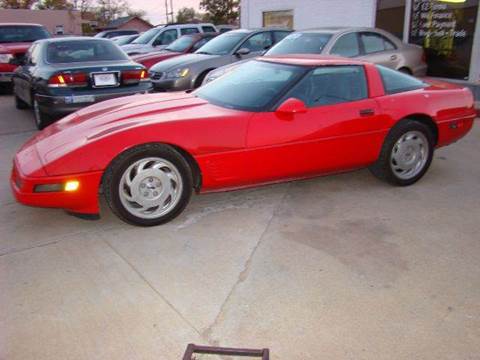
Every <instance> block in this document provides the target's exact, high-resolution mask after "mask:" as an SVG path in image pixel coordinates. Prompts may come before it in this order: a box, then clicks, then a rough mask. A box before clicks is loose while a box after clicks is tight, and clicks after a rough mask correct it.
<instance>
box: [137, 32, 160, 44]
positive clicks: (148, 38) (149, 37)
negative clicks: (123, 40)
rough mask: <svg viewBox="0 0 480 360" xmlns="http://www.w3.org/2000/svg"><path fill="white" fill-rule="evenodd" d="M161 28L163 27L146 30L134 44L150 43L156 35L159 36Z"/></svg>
mask: <svg viewBox="0 0 480 360" xmlns="http://www.w3.org/2000/svg"><path fill="white" fill-rule="evenodd" d="M160 30H161V28H153V29H150V30H148V31H146V32H144V33H143V34H142V35H140V36H139V37H138V38H136V39H135V40H133V41H132V44H148V43H149V42H150V41H151V40H152V39H153V38H154V37H155V36H157V34H158V32H159V31H160Z"/></svg>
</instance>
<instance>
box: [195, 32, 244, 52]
mask: <svg viewBox="0 0 480 360" xmlns="http://www.w3.org/2000/svg"><path fill="white" fill-rule="evenodd" d="M246 35H247V34H246V33H232V32H229V33H226V34H223V35H220V36H217V37H216V38H215V39H212V40H211V41H209V42H208V43H206V44H205V45H204V46H202V47H201V48H200V49H199V50H198V51H197V53H199V54H211V55H227V54H229V53H231V52H232V51H233V49H234V48H235V47H236V46H237V45H238V43H239V42H240V41H241V40H242V39H244V38H245V36H246Z"/></svg>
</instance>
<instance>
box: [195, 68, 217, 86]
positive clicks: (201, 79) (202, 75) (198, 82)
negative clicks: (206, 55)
mask: <svg viewBox="0 0 480 360" xmlns="http://www.w3.org/2000/svg"><path fill="white" fill-rule="evenodd" d="M212 70H214V69H210V70H207V71H204V72H203V73H201V74H200V75H199V76H198V77H197V78H196V80H195V84H194V85H193V87H194V89H197V88H199V87H200V86H202V83H203V79H205V76H207V74H208V73H209V72H210V71H212Z"/></svg>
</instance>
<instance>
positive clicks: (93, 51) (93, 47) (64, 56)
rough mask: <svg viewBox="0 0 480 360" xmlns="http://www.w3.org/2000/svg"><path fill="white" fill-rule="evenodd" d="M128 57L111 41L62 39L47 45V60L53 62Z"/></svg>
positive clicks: (107, 59) (121, 58)
mask: <svg viewBox="0 0 480 360" xmlns="http://www.w3.org/2000/svg"><path fill="white" fill-rule="evenodd" d="M127 59H128V56H127V55H126V54H125V53H124V52H123V51H122V50H120V48H119V47H118V46H116V45H115V44H114V43H113V42H110V41H103V40H82V41H60V42H53V43H51V44H48V46H47V62H49V63H51V64H59V63H77V62H84V61H114V60H127Z"/></svg>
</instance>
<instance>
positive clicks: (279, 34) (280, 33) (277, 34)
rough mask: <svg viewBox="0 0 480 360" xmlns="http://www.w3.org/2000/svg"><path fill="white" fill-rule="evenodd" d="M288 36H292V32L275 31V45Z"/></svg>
mask: <svg viewBox="0 0 480 360" xmlns="http://www.w3.org/2000/svg"><path fill="white" fill-rule="evenodd" d="M288 34H291V32H290V31H274V32H273V41H275V43H278V42H280V41H282V40H283V39H285V37H286V36H288Z"/></svg>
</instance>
